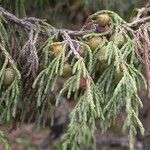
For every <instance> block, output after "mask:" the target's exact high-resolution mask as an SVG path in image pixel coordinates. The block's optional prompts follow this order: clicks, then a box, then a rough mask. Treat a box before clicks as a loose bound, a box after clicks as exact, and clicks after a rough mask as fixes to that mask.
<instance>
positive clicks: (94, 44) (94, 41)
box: [88, 37, 103, 51]
mask: <svg viewBox="0 0 150 150" xmlns="http://www.w3.org/2000/svg"><path fill="white" fill-rule="evenodd" d="M102 43H103V40H102V38H100V37H93V38H91V39H90V40H89V42H88V45H89V46H90V48H91V50H92V51H94V50H95V49H96V47H97V46H99V45H101V44H102Z"/></svg>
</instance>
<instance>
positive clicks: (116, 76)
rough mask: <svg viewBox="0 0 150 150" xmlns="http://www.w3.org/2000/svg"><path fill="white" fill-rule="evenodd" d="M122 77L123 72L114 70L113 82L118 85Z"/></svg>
mask: <svg viewBox="0 0 150 150" xmlns="http://www.w3.org/2000/svg"><path fill="white" fill-rule="evenodd" d="M122 77H123V72H122V71H121V70H116V71H115V74H114V78H115V81H116V82H117V83H118V82H119V81H120V80H121V79H122Z"/></svg>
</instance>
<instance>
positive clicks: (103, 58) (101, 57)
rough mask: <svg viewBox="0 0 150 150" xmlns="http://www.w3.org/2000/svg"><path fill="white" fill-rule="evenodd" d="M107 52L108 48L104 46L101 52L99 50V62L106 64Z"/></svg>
mask: <svg viewBox="0 0 150 150" xmlns="http://www.w3.org/2000/svg"><path fill="white" fill-rule="evenodd" d="M106 50H107V46H103V47H102V48H101V49H100V50H99V53H98V60H99V61H100V62H106V61H107V59H106Z"/></svg>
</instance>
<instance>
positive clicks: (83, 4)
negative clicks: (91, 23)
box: [0, 0, 148, 29]
mask: <svg viewBox="0 0 150 150" xmlns="http://www.w3.org/2000/svg"><path fill="white" fill-rule="evenodd" d="M0 3H1V5H2V6H4V7H5V8H7V9H8V10H10V11H11V12H12V13H15V14H16V15H17V16H20V17H23V16H25V15H27V16H35V17H38V18H45V19H47V20H48V22H49V23H50V24H52V25H53V26H56V27H58V28H70V29H78V28H80V27H81V26H82V24H83V23H84V21H85V19H86V18H87V17H88V16H89V15H91V14H92V13H94V12H97V11H99V10H104V9H108V10H113V11H115V12H117V13H118V14H119V15H120V16H121V17H123V18H124V19H125V20H127V21H128V20H129V18H130V14H131V12H132V10H133V9H134V8H138V7H142V6H144V5H145V4H146V3H148V0H0Z"/></svg>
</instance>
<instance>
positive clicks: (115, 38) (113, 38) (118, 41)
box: [110, 33, 125, 48]
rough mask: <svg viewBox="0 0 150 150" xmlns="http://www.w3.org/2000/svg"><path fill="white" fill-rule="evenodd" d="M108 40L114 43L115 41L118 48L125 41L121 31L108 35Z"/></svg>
mask: <svg viewBox="0 0 150 150" xmlns="http://www.w3.org/2000/svg"><path fill="white" fill-rule="evenodd" d="M110 41H113V42H114V43H116V44H117V46H118V47H119V48H120V47H122V46H123V44H124V42H125V37H124V36H123V34H121V33H117V34H113V35H112V36H111V37H110Z"/></svg>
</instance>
